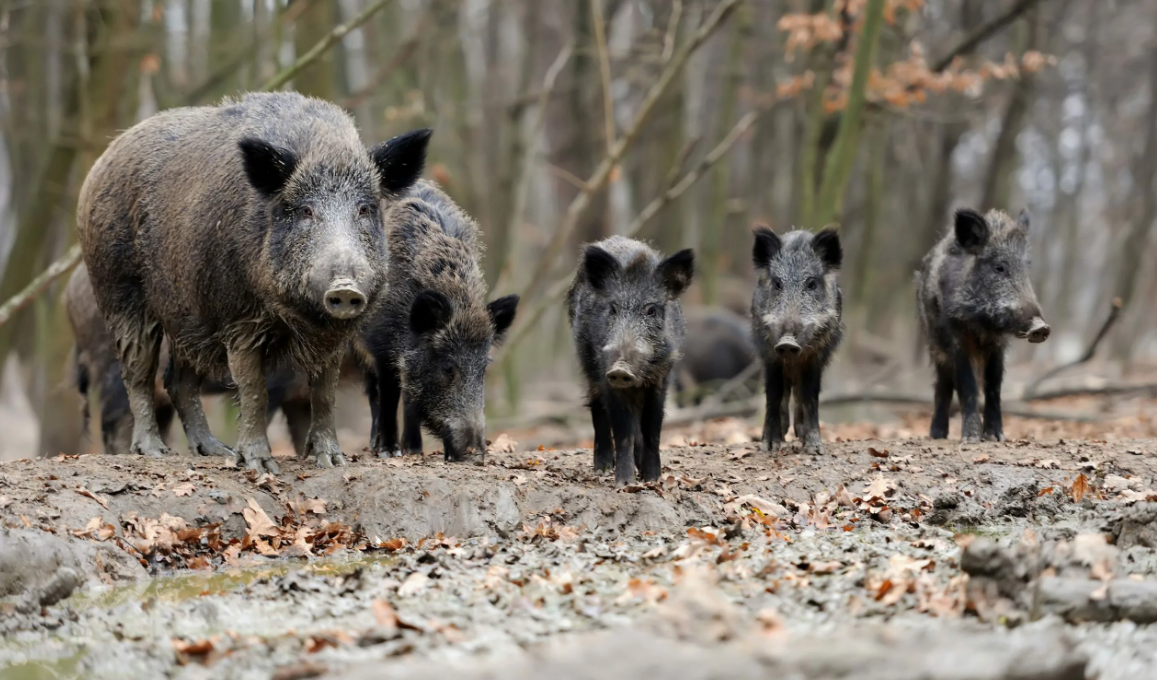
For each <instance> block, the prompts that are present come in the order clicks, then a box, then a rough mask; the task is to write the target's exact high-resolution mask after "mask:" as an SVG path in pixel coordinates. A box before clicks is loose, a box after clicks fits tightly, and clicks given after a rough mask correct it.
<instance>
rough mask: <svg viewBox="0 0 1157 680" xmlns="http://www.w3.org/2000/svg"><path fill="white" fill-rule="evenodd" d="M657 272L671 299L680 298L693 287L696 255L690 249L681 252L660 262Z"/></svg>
mask: <svg viewBox="0 0 1157 680" xmlns="http://www.w3.org/2000/svg"><path fill="white" fill-rule="evenodd" d="M655 271H656V272H657V273H658V275H659V280H660V281H662V282H663V287H664V288H666V289H667V292H668V293H670V294H671V297H679V296H680V295H682V294H683V291H685V290H687V286H690V285H691V277H692V276H694V275H695V253H693V252H692V251H691V249H690V248H685V249H683V250H680V251H679V252H677V253H675V254H674V255H671V256H670V257H668V258H667V259H665V260H663V261H662V262H660V263H659V267H658V268H657V269H656V270H655Z"/></svg>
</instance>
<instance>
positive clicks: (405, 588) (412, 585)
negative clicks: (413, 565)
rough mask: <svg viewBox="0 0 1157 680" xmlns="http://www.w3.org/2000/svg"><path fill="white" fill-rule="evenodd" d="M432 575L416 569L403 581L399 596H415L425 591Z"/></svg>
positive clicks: (399, 588)
mask: <svg viewBox="0 0 1157 680" xmlns="http://www.w3.org/2000/svg"><path fill="white" fill-rule="evenodd" d="M429 582H430V577H429V576H427V575H425V574H423V573H422V572H420V571H415V572H413V573H411V574H410V575H409V576H407V577H406V580H405V581H402V585H401V586H399V587H398V597H413V596H414V595H417V594H419V593H421V592H422V591H424V590H425V589H426V586H427V585H429Z"/></svg>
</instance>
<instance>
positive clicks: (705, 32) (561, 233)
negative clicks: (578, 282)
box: [515, 0, 739, 327]
mask: <svg viewBox="0 0 1157 680" xmlns="http://www.w3.org/2000/svg"><path fill="white" fill-rule="evenodd" d="M738 6H739V0H723V1H722V2H720V3H719V4H718V5H716V7H715V10H714V11H713V12H712V13H711V16H709V17H708V18H707V20H706V21H705V22H704V23H703V25H702V26H700V27H699V30H697V31H696V32H695V34H694V35H693V36H692V37H691V39H690V40H688V41H687V42H686V43H685V44H684V45H683V46H682V47H681V48H679V50H678V51H677V52H676V53H675V55H674V56H673V57H672V58H671V61H670V62H668V63H667V64H666V66H664V68H663V71H662V72H661V73H660V74H659V78H658V80H657V81H655V84H654V85H652V86H651V89H650V90H648V91H647V94H646V96H645V97H644V98H643V102H642V103H641V104H640V105H639V111H638V113H636V114H635V118H634V120H632V121H631V126H630V127H629V128H628V129H627V131H626V132H625V133H624V134H623V136H622V137H620V138H618V140H616V141H615V144H614V146H613V147H612V149H611V151H610V153H608V154H607V155H606V156H605V157H603V159H602V161H600V162H599V164H598V166H597V167H596V168H595V171H594V173H592V174H591V176H590V178H589V179H587V181H586V183H585V184H584V186H583V187H582V190H581V191H579V193H578V195H577V196H575V197H574V200H572V201H571V203H570V205H569V206H568V207H567V210H566V214H565V216H564V217H563V221H562V224H560V225H559V227H558V229H556V230H555V231H554V233H553V234H551V238H550V241H549V242H548V243H547V246H546V250H545V252H543V254H542V255H541V256H540V257H539V260H538V266H536V267H535V269H534V271H533V273H532V274H531V276H530V282H529V283H528V284H527V285H526V288H525V290H524V292H523V294H522V299H523V300H531V299H534V298H537V297H539V296H540V291H541V290H542V289H543V287H544V286H545V285H546V280H547V278H548V277H549V276H550V273H551V270H553V269H554V265H555V263H556V262H557V261H558V258H559V256H560V255H561V254H562V249H563V246H564V245H565V244H566V242H567V240H568V239H569V238H570V236H571V233H572V232H574V230H575V228H576V227H577V226H578V223H579V220H580V218H582V216H583V215H584V214H585V213H586V211H587V208H589V207H590V203H591V197H592V196H594V195H595V194H596V193H598V192H599V191H601V190H602V189H603V187H605V186H606V185H607V182H608V181H609V180H610V177H611V172H612V171H613V170H614V169H615V168H616V167H617V166H618V164H619V161H621V160H622V158H623V155H624V154H625V153H626V151H627V149H628V148H630V146H631V144H632V143H633V142H634V141H635V138H636V137H638V135H639V132H640V131H641V130H642V128H643V124H644V123H645V122H646V121H647V120H648V119H649V118H650V117H651V113H652V112H653V111H654V110H655V107H656V106H657V105H658V103H659V100H660V99H661V98H662V97H663V95H664V93H666V91H667V88H668V87H670V85H671V83H672V82H674V81H675V78H676V76H678V75H679V73H680V72H682V70H683V67H684V66H685V65H686V64H687V61H688V60H689V59H690V58H691V55H692V54H694V53H695V51H696V50H698V49H699V48H700V47H701V46H702V45H703V43H705V42H706V41H707V39H708V38H709V37H711V35H712V34H713V33H714V32H715V30H716V29H718V28H719V27H720V26H721V25H722V24H723V21H724V20H725V19H727V17H728V16H730V15H731V13H732V12H733V11H735V9H736V8H737V7H738ZM534 318H535V320H537V318H538V317H537V316H535V317H534ZM515 323H517V321H516V322H515ZM524 327H525V326H524Z"/></svg>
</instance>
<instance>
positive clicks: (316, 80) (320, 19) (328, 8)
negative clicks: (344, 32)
mask: <svg viewBox="0 0 1157 680" xmlns="http://www.w3.org/2000/svg"><path fill="white" fill-rule="evenodd" d="M336 10H337V5H336V3H334V2H312V3H310V5H309V7H307V8H306V10H305V11H304V12H302V13H301V16H299V17H298V18H297V21H296V22H295V23H294V25H293V51H294V53H295V54H296V55H297V57H301V55H303V54H305V53H306V52H308V51H309V50H310V49H311V48H312V47H313V46H314V45H316V44H317V43H318V42H320V41H321V40H322V39H323V38H325V36H326V35H327V34H328V33H329V32H330V31H332V30H333V27H334V25H335V23H336V19H337V11H336ZM336 59H337V58H336V56H335V53H334V51H333V50H329V51H328V52H326V53H325V54H324V55H322V56H321V58H319V59H318V60H317V61H315V62H314V63H312V64H310V65H309V66H307V67H306V68H305V69H303V70H302V71H301V72H300V73H298V74H297V75H296V76H294V78H293V89H295V90H297V91H298V92H300V93H302V94H304V95H308V96H310V97H317V98H318V99H325V100H328V101H334V100H335V99H336V89H337V88H336V87H335V82H334V81H335V80H336V78H337V61H336Z"/></svg>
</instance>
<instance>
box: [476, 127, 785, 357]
mask: <svg viewBox="0 0 1157 680" xmlns="http://www.w3.org/2000/svg"><path fill="white" fill-rule="evenodd" d="M771 109H772V107H766V108H763V109H760V110H758V111H751V112H749V113H748V114H747V115H745V116H744V117H743V118H741V119H740V120H739V122H737V123H736V124H735V127H733V128H732V129H731V131H730V132H729V133H727V136H725V137H724V138H723V139H722V140H720V141H719V143H718V144H716V145H715V148H713V149H711V151H709V152H707V154H706V155H705V156H704V157H703V158H702V159H701V160H700V161H699V163H698V164H696V165H695V167H694V168H692V169H691V170H689V171H688V172H687V174H685V175H683V177H682V178H681V179H680V180H679V181H678V182H676V183H675V184H674V185H672V186H670V187H669V188H668V189H667V190H666V191H664V192H663V193H662V194H659V196H657V197H655V199H654V200H653V201H651V203H650V204H648V205H647V207H645V208H643V210H642V212H640V213H639V214H638V216H636V217H635V219H634V220H632V221H631V224H630V225H629V226H628V227H627V230H626V232H625V233H624V234H623V235H624V236H626V237H628V238H633V237H635V236H638V234H639V232H641V231H642V230H643V227H644V226H646V225H647V223H648V222H650V221H651V219H653V218H654V217H655V215H657V214H658V213H659V211H660V210H661V209H662V208H663V206H665V205H667V204H668V203H670V202H671V201H673V200H675V199H676V198H679V197H680V196H682V195H683V194H684V193H686V192H687V190H688V189H690V188H691V187H692V186H694V185H695V183H696V182H698V181H699V180H700V179H702V177H703V175H705V174H706V173H707V171H708V170H709V169H711V166H713V165H715V164H716V163H718V162H719V161H720V160H721V159H722V158H723V156H725V155H726V154H727V152H728V151H730V150H731V147H732V146H734V145H735V142H736V141H738V140H739V138H740V137H741V136H742V135H743V133H745V132H747V130H748V129H750V128H751V126H752V125H754V124H755V122H756V121H757V120H759V118H760V116H762V115H764V114H765V113H767V112H768V111H770V110H771ZM569 287H570V279H569V278H563V279H559V280H558V281H555V283H554V285H552V286H551V287H550V288H549V289H548V290H547V292H546V294H545V295H542V296H540V299H539V300H538V301H537V302H536V303H535V305H534V307H533V308H532V309H531V311H530V312H527V313H525V317H524V318H526V319H527V320H526V321H525V322H524V323H522V324H521V325H520V326H519V327H518V329H517V330H516V331H515V332H514V333H513V334H511V336H510V338H509V339H508V340H507V341H506V342H505V343H504V344H503V345H502V347H501V348H499V353H500V354H501V355H505V354H506V353H507V352H510V351H511V348H513V347H515V346H517V345H518V343H520V342H522V340H524V339H525V338H526V336H527V335H528V334H529V333H530V330H531V329H532V328H534V327H535V325H536V324H537V323H538V320H539V319H540V318H542V315H543V314H544V313H545V312H546V310H547V309H549V308H550V307H551V306H552V305H554V304H557V303H558V302H559V301H560V300H561V299H562V298H563V296H564V295H566V291H567V289H568V288H569Z"/></svg>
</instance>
